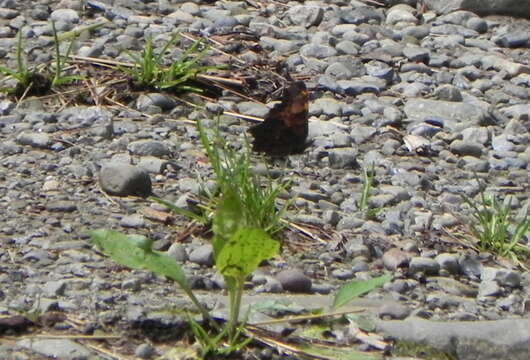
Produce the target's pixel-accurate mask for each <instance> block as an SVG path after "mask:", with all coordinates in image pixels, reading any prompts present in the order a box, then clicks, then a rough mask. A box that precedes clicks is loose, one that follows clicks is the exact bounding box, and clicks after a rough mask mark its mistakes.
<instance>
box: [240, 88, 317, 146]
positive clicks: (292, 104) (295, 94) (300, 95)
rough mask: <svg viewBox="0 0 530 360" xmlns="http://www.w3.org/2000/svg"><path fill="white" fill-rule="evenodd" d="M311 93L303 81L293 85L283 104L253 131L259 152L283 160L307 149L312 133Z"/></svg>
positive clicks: (273, 109) (283, 96)
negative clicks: (307, 142) (310, 120)
mask: <svg viewBox="0 0 530 360" xmlns="http://www.w3.org/2000/svg"><path fill="white" fill-rule="evenodd" d="M308 100H309V98H308V92H307V88H306V86H305V84H304V83H303V82H302V81H297V82H294V83H292V84H291V85H290V86H289V87H288V88H286V89H285V90H284V92H283V95H282V101H281V102H280V103H279V104H276V105H275V106H274V107H273V108H272V109H271V110H270V111H269V113H268V114H267V116H266V117H265V120H264V121H263V122H262V123H261V124H258V125H255V126H253V127H251V128H250V130H249V131H250V133H251V134H252V136H253V137H254V141H253V143H252V148H253V150H254V151H257V152H264V153H266V154H269V155H274V156H283V155H288V154H294V153H300V152H302V151H304V149H305V142H306V139H307V133H308V123H307V117H308V108H309V105H308Z"/></svg>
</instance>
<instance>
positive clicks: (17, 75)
mask: <svg viewBox="0 0 530 360" xmlns="http://www.w3.org/2000/svg"><path fill="white" fill-rule="evenodd" d="M16 57H17V70H12V69H9V68H7V67H5V66H0V72H1V73H3V74H4V75H7V76H10V77H12V78H14V79H15V80H17V85H16V87H15V88H14V89H4V90H3V91H7V92H11V93H13V94H14V95H16V96H23V95H24V94H28V93H29V94H40V93H44V92H46V91H48V90H49V88H50V85H51V83H50V81H49V79H48V78H47V77H45V76H43V75H42V74H39V73H37V72H34V71H31V70H30V69H29V68H28V65H27V62H26V59H24V50H23V46H22V29H19V30H18V32H17V46H16Z"/></svg>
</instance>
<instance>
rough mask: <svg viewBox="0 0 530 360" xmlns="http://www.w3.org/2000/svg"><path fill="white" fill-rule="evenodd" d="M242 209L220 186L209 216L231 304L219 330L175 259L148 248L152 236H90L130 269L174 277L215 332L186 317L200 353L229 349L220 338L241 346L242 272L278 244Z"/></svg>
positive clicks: (95, 233) (230, 192)
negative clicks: (245, 216)
mask: <svg viewBox="0 0 530 360" xmlns="http://www.w3.org/2000/svg"><path fill="white" fill-rule="evenodd" d="M242 213H243V209H242V203H241V201H240V200H239V198H238V195H237V193H236V191H234V189H233V188H232V187H227V188H225V189H224V191H223V196H222V198H221V200H220V202H219V205H218V208H217V210H216V212H215V216H214V219H213V234H214V237H213V248H214V256H215V265H216V268H217V271H219V272H220V273H221V274H222V275H223V277H224V279H225V283H226V286H227V290H228V294H229V304H230V314H229V319H228V321H227V323H226V326H225V327H224V329H223V330H220V329H219V328H218V326H217V325H215V323H213V322H212V321H211V318H210V316H209V314H208V311H207V310H206V309H205V308H204V307H203V306H202V305H201V304H200V302H199V301H198V299H197V298H196V297H195V295H194V294H193V292H192V290H191V288H190V287H189V285H188V283H187V280H186V277H185V275H184V271H183V270H182V268H181V267H180V265H179V264H178V263H177V262H176V261H175V260H174V259H171V258H170V257H169V256H167V255H165V254H164V253H162V252H158V251H154V250H152V248H151V246H152V240H150V239H148V238H146V237H144V236H140V235H124V234H121V233H119V232H116V231H112V230H96V231H92V232H91V237H92V241H93V243H94V244H95V245H97V247H98V248H99V249H100V250H101V251H102V252H103V253H104V254H106V255H108V256H110V257H111V258H112V259H113V260H114V261H116V262H118V263H119V264H122V265H125V266H127V267H129V268H132V269H148V270H151V271H153V272H155V273H157V274H160V275H164V276H166V277H168V278H170V279H172V280H175V281H176V282H177V284H178V285H179V286H180V287H181V289H182V290H183V291H184V292H185V293H186V295H188V296H189V298H190V299H191V300H192V302H193V304H194V305H195V306H196V307H197V309H198V310H199V312H200V313H201V315H202V317H203V319H204V320H205V321H208V322H209V323H210V324H211V325H213V328H214V330H215V331H216V334H214V335H210V334H209V333H208V331H207V330H205V329H204V328H203V327H201V326H200V325H199V324H198V323H195V322H190V326H191V328H192V330H193V332H194V333H195V335H196V336H197V337H198V340H199V342H200V343H201V344H202V345H203V346H204V347H203V355H204V356H206V355H208V354H212V353H215V354H222V353H226V352H227V351H228V350H227V348H224V347H221V344H220V342H221V339H223V340H227V341H228V344H229V347H228V349H231V350H230V351H233V350H234V349H238V348H240V347H241V346H243V345H242V344H243V343H244V342H245V341H246V340H244V341H240V339H239V337H240V333H241V332H240V329H239V326H238V324H239V313H240V309H241V297H242V295H243V285H244V281H245V279H246V277H247V276H248V275H250V274H251V273H252V272H253V271H254V270H255V269H256V268H257V267H258V265H259V264H260V263H261V262H262V261H264V260H266V259H268V258H270V257H272V256H275V255H276V254H277V253H278V250H279V247H280V245H279V243H278V242H277V241H275V240H273V239H272V238H270V237H269V235H268V234H267V233H266V232H265V231H263V230H262V229H259V228H255V227H252V226H249V225H248V224H246V223H245V222H244V221H241V219H242V217H241V215H242ZM214 345H215V346H214Z"/></svg>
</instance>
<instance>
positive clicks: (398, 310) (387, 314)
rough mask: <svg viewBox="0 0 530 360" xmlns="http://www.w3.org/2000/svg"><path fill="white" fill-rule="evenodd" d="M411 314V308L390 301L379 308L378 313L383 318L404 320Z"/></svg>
mask: <svg viewBox="0 0 530 360" xmlns="http://www.w3.org/2000/svg"><path fill="white" fill-rule="evenodd" d="M409 314H410V309H409V308H408V307H407V306H405V305H401V304H400V303H394V302H393V303H388V304H384V305H383V306H381V308H379V311H378V312H377V315H378V316H379V317H380V318H381V319H383V320H403V319H405V318H406V317H407V316H409Z"/></svg>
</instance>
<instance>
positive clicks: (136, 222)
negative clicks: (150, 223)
mask: <svg viewBox="0 0 530 360" xmlns="http://www.w3.org/2000/svg"><path fill="white" fill-rule="evenodd" d="M120 225H121V226H123V227H125V228H135V229H136V228H141V227H144V226H145V220H144V218H143V216H141V215H136V214H133V215H125V216H124V217H123V218H122V219H121V221H120Z"/></svg>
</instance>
